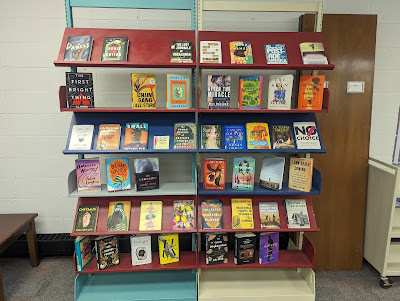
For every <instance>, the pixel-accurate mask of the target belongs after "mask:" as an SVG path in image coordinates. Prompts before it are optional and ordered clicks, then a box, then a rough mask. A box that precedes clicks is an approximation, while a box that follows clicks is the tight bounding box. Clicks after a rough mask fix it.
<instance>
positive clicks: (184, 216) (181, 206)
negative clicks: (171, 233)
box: [172, 200, 195, 230]
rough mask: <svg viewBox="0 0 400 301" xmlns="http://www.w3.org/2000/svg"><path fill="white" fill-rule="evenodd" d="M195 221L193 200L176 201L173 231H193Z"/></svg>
mask: <svg viewBox="0 0 400 301" xmlns="http://www.w3.org/2000/svg"><path fill="white" fill-rule="evenodd" d="M194 220H195V218H194V202H193V200H190V201H174V211H173V220H172V230H193V229H194V226H195V225H194Z"/></svg>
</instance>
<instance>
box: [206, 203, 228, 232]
mask: <svg viewBox="0 0 400 301" xmlns="http://www.w3.org/2000/svg"><path fill="white" fill-rule="evenodd" d="M222 218H223V213H222V202H221V201H220V200H202V201H201V226H202V229H222V226H223V224H222V221H223V219H222Z"/></svg>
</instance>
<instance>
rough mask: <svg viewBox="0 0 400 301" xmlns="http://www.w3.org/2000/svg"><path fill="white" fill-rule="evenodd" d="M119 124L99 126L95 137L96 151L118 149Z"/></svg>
mask: <svg viewBox="0 0 400 301" xmlns="http://www.w3.org/2000/svg"><path fill="white" fill-rule="evenodd" d="M120 136H121V125H120V124H100V126H99V133H98V135H97V147H96V149H97V150H110V149H112V150H114V149H119V141H120V138H121V137H120Z"/></svg>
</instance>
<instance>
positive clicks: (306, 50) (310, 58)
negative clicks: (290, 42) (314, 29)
mask: <svg viewBox="0 0 400 301" xmlns="http://www.w3.org/2000/svg"><path fill="white" fill-rule="evenodd" d="M300 52H301V57H302V59H303V64H318V65H327V64H328V59H327V58H326V55H325V49H324V45H323V44H322V43H315V42H304V43H300Z"/></svg>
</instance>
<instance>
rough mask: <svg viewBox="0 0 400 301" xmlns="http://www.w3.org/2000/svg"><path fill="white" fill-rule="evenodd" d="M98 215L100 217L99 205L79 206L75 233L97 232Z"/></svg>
mask: <svg viewBox="0 0 400 301" xmlns="http://www.w3.org/2000/svg"><path fill="white" fill-rule="evenodd" d="M98 215H99V206H98V205H80V206H78V208H77V209H76V215H75V227H74V232H95V231H96V226H97V217H98Z"/></svg>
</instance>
